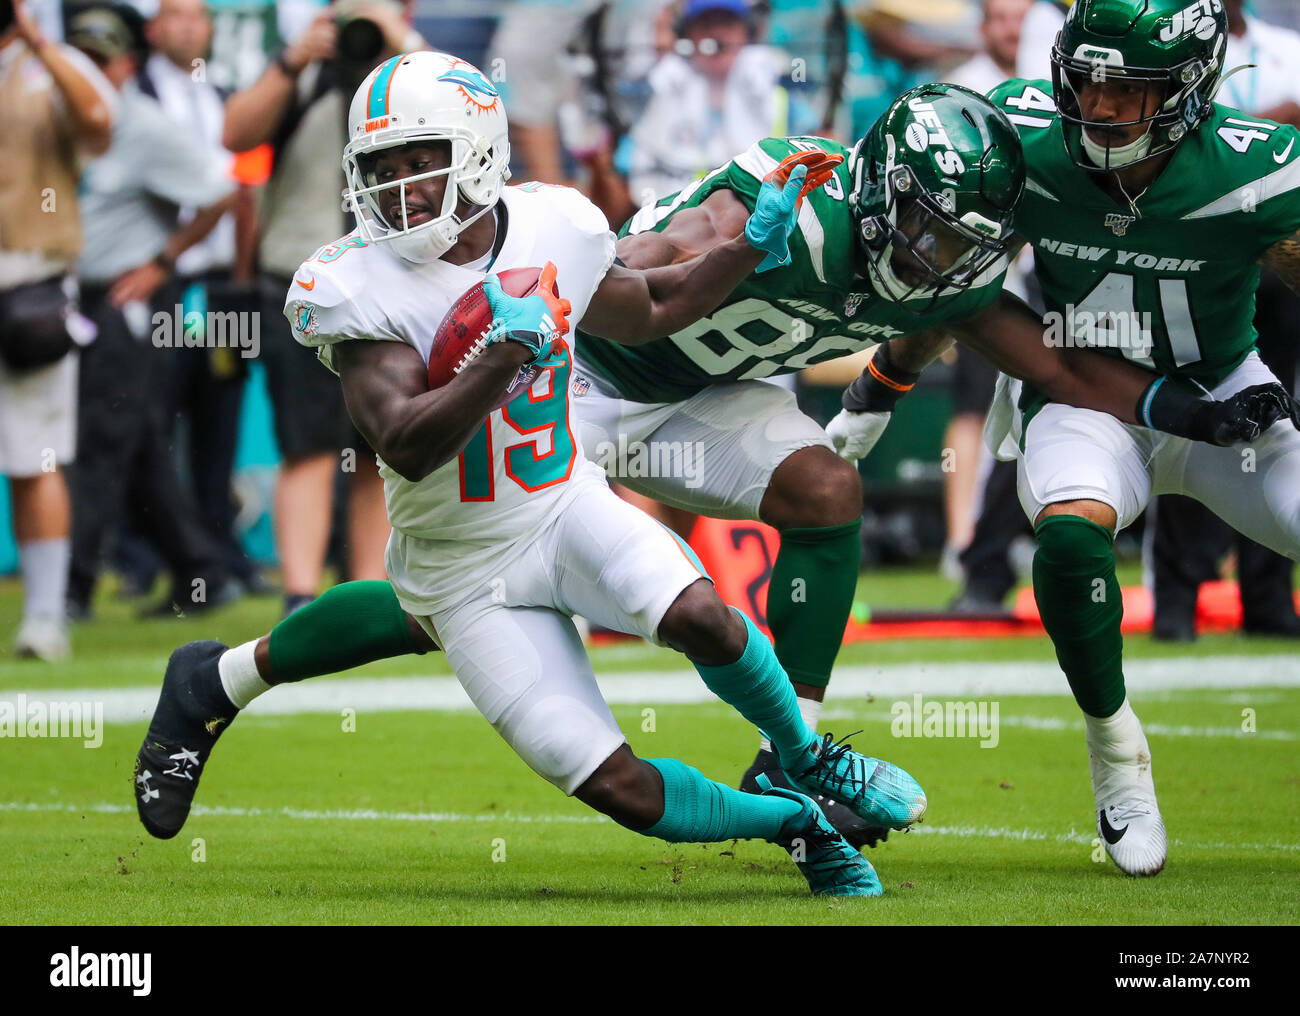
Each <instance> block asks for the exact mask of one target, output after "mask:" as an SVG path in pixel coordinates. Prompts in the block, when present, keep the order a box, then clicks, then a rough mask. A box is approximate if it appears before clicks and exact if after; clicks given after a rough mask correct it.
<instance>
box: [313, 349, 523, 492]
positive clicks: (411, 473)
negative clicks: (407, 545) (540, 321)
mask: <svg viewBox="0 0 1300 1016" xmlns="http://www.w3.org/2000/svg"><path fill="white" fill-rule="evenodd" d="M533 355H534V354H533V353H532V352H531V351H530V350H529V349H528V347H527V346H525V345H523V344H521V343H519V342H499V343H495V344H493V345H491V346H489V347H488V348H487V349H486V350H484V351H483V352H482V353H481V354H480V355H479V356H478V357H477V358H476V359H475V360H474V362H473V363H471V364H470V365H469V366H468V367H466V368H465V370H463V371H461V372H460V373H459V374H457V375H456V376H455V377H454V378H452V380H451V381H450V382H448V383H447V384H446V385H444V386H443V387H441V388H438V389H435V390H434V391H429V382H428V368H427V367H426V366H425V363H424V359H423V358H422V357H421V356H420V354H419V353H418V352H416V351H415V350H414V349H412V348H411V347H410V346H408V345H406V344H404V343H401V342H374V341H361V340H351V341H348V342H340V343H338V344H337V345H336V346H335V347H334V365H335V366H336V367H337V368H338V371H339V376H340V377H341V378H342V381H343V397H344V399H345V401H346V402H347V407H348V414H349V415H350V416H351V417H352V422H353V423H355V424H356V425H357V430H359V431H361V433H362V435H364V437H365V439H366V440H367V441H369V442H370V446H371V447H372V448H374V449H375V451H376V452H378V453H379V457H380V458H382V459H383V460H384V461H385V462H387V463H388V464H389V465H390V466H392V467H393V469H395V470H397V472H398V473H400V474H401V475H402V476H403V477H405V478H406V479H408V480H410V481H412V482H416V481H419V480H422V479H424V478H425V477H426V476H428V475H429V474H430V473H432V472H433V471H434V470H435V469H437V468H438V467H439V466H441V465H443V464H444V463H447V462H450V461H451V460H452V459H454V458H455V457H456V456H457V455H459V454H460V453H461V451H463V450H464V448H465V445H466V444H467V443H468V441H469V439H470V438H471V437H473V436H474V432H475V431H476V430H478V428H479V427H480V426H481V425H482V423H483V420H484V418H486V417H487V415H488V413H489V411H490V410H491V408H492V404H493V402H494V401H495V400H496V399H497V398H498V397H499V396H500V395H501V393H502V392H503V391H505V388H506V386H507V385H508V384H509V383H510V381H511V379H513V378H514V377H515V376H516V375H517V374H518V373H519V370H520V368H521V367H522V366H523V365H524V364H525V363H527V362H528V361H529V360H530V359H532V357H533Z"/></svg>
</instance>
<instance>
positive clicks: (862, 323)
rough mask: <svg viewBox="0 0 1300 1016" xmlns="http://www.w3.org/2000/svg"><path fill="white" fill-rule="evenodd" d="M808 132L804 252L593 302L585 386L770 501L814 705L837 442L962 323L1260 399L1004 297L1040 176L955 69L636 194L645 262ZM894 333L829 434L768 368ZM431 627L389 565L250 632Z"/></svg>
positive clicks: (709, 221) (696, 470)
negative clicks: (621, 334)
mask: <svg viewBox="0 0 1300 1016" xmlns="http://www.w3.org/2000/svg"><path fill="white" fill-rule="evenodd" d="M800 150H810V151H822V152H826V153H829V154H831V155H833V156H836V157H838V159H839V160H842V161H839V163H838V164H837V165H836V166H835V167H834V170H833V172H832V173H831V174H830V175H829V177H828V178H827V179H825V180H824V182H823V185H822V186H821V187H819V188H818V189H816V190H813V191H812V192H810V193H809V194H808V196H807V197H806V199H805V201H804V204H803V206H802V211H801V213H800V216H799V219H798V223H797V225H796V226H795V227H794V228H793V230H792V232H791V235H790V236H789V242H788V247H789V251H788V257H787V258H785V259H784V260H783V261H777V260H776V259H775V258H772V259H769V260H767V261H765V262H764V263H763V264H760V266H759V268H758V270H757V271H756V272H755V274H754V275H753V276H751V277H750V278H748V279H747V280H746V281H745V282H743V283H742V284H741V286H740V287H739V288H737V289H736V290H735V291H733V292H732V293H731V294H730V295H729V296H728V297H727V298H726V300H725V301H724V302H723V303H722V305H721V307H720V308H719V309H718V310H717V311H716V312H715V313H714V314H712V315H711V316H710V317H708V318H706V319H703V320H701V321H699V322H697V323H696V324H695V325H692V326H690V327H689V328H686V329H684V330H682V331H680V332H677V333H675V334H673V335H671V336H668V337H666V338H663V339H659V340H655V341H653V342H650V343H647V344H645V345H642V346H640V347H638V348H635V349H631V348H629V349H626V350H624V349H619V348H616V347H614V346H613V345H610V344H608V343H606V342H605V341H604V340H602V339H599V338H597V337H596V336H595V335H594V334H593V333H595V332H599V331H603V330H606V329H607V327H608V326H610V325H611V324H612V322H609V321H604V320H601V319H600V317H599V313H598V312H594V311H588V314H587V316H586V317H585V318H584V319H583V321H582V322H581V325H580V329H579V335H578V338H577V341H576V346H575V356H576V361H577V363H576V370H575V381H574V389H573V393H574V401H573V405H574V413H575V423H576V431H577V434H578V437H579V439H580V441H581V443H582V445H583V448H584V451H585V453H586V455H587V457H588V458H591V459H592V460H594V461H596V462H597V463H598V464H601V465H602V466H605V467H606V468H607V471H608V472H610V474H611V475H612V476H613V477H614V478H615V479H618V480H620V481H621V482H624V483H626V484H627V485H629V486H631V487H633V488H634V489H637V490H639V491H642V492H643V493H645V494H647V495H648V496H650V497H653V498H655V499H656V500H659V501H663V502H665V503H667V504H670V505H675V506H678V507H682V508H686V509H689V510H692V511H699V512H703V513H706V514H709V515H715V516H721V517H731V518H759V519H762V520H763V521H765V522H768V523H770V524H771V525H773V526H775V527H776V528H777V529H778V530H779V531H780V532H781V549H780V553H779V555H778V557H777V560H776V562H775V566H774V570H773V576H772V580H771V587H770V589H771V592H770V593H769V596H768V622H769V625H770V627H771V629H772V631H773V634H774V637H775V642H776V647H775V648H776V655H777V658H778V659H779V660H780V662H781V664H782V666H783V667H785V669H786V670H787V672H788V673H789V674H790V675H791V677H792V679H793V681H794V682H795V685H796V689H797V691H798V692H799V697H800V707H801V711H802V712H803V713H804V716H805V719H806V721H807V722H808V725H809V726H810V727H814V728H815V727H816V721H817V718H818V712H819V709H820V704H821V699H822V697H823V695H824V693H825V689H826V685H827V683H828V681H829V678H830V671H831V667H832V664H833V663H834V660H835V656H836V654H837V652H838V650H839V646H840V643H841V641H842V637H843V633H844V627H845V624H846V622H847V619H848V615H849V610H850V607H851V604H852V598H853V592H854V589H855V586H856V582H857V575H858V564H859V559H860V549H859V528H860V516H861V511H862V488H861V481H860V479H859V476H858V473H857V471H856V469H855V468H854V467H853V466H852V465H850V464H849V463H848V462H846V461H845V459H844V458H843V457H841V456H840V455H837V454H836V449H837V448H838V449H839V450H840V451H841V452H842V453H843V455H844V456H848V457H856V456H855V454H854V453H855V452H856V453H857V454H862V453H864V452H865V450H866V448H867V447H869V446H870V444H871V443H872V442H873V441H874V439H875V437H876V436H878V434H879V432H880V431H881V430H883V427H884V424H885V422H886V421H887V419H888V414H889V410H890V408H891V406H892V404H893V402H894V401H895V400H896V399H897V398H898V397H899V396H900V395H901V394H902V393H903V392H905V391H906V390H907V389H908V388H909V387H910V386H911V384H912V383H913V382H914V381H915V380H916V371H918V370H919V369H920V368H921V367H922V366H923V365H924V363H925V362H927V361H928V360H929V359H930V358H931V357H932V356H933V355H934V352H935V351H936V350H937V349H940V348H942V347H944V346H946V345H947V344H948V343H949V342H950V341H951V340H950V339H949V338H948V334H947V333H948V331H949V330H952V329H957V330H959V332H960V334H961V335H962V337H963V338H964V339H965V340H967V341H969V342H971V343H972V344H973V345H975V347H976V348H978V349H980V350H981V351H983V352H984V353H986V355H988V356H989V357H990V358H991V359H992V360H993V361H994V362H995V363H997V364H998V365H999V366H1001V367H1002V368H1003V369H1005V370H1007V371H1010V372H1012V373H1014V374H1016V375H1017V376H1019V377H1022V378H1025V379H1027V380H1029V381H1032V382H1033V383H1034V384H1035V385H1036V386H1037V387H1038V388H1039V389H1041V390H1043V391H1044V392H1047V393H1048V394H1049V395H1050V396H1051V397H1052V398H1054V399H1057V400H1059V401H1060V402H1061V403H1063V404H1069V405H1082V406H1088V407H1090V408H1092V409H1094V410H1098V411H1101V412H1109V413H1112V414H1114V415H1115V416H1116V417H1118V418H1119V419H1121V420H1123V421H1125V422H1128V423H1134V424H1136V422H1137V420H1138V416H1137V414H1138V407H1139V403H1140V402H1143V401H1144V399H1145V401H1148V402H1150V405H1151V411H1150V414H1149V421H1150V423H1151V424H1153V425H1155V426H1157V427H1158V428H1161V429H1165V430H1169V431H1171V432H1177V433H1180V434H1184V435H1186V436H1188V437H1194V438H1201V439H1204V440H1217V441H1220V442H1225V443H1226V442H1231V441H1232V440H1233V439H1238V438H1242V437H1247V436H1253V434H1254V433H1255V432H1256V430H1257V428H1258V425H1259V423H1258V420H1257V419H1256V417H1257V415H1258V412H1259V411H1260V408H1261V407H1260V406H1258V405H1256V404H1255V403H1254V402H1252V401H1251V400H1250V399H1239V400H1235V401H1233V402H1205V403H1201V402H1199V401H1198V400H1197V397H1196V396H1197V394H1198V393H1195V392H1192V393H1189V392H1188V391H1186V390H1184V389H1183V388H1181V387H1180V386H1179V385H1177V384H1175V383H1169V384H1161V383H1160V381H1161V379H1160V378H1159V377H1158V376H1157V375H1156V374H1154V373H1151V372H1149V371H1147V370H1144V369H1141V368H1139V367H1136V366H1134V365H1131V364H1128V363H1126V362H1124V361H1123V360H1121V359H1116V358H1112V357H1107V356H1103V355H1100V354H1098V353H1095V352H1091V351H1086V350H1077V351H1076V350H1068V351H1067V350H1062V349H1057V348H1052V347H1050V346H1046V345H1044V344H1043V342H1042V324H1041V322H1040V321H1039V320H1038V318H1037V317H1036V316H1035V315H1033V314H1032V313H1029V312H1028V311H1027V310H1026V309H1024V308H1023V306H1022V305H1020V306H1017V305H1016V303H1015V301H1014V300H1013V299H1012V298H1007V297H1003V296H1001V285H1002V276H1003V274H1004V271H1005V267H1006V253H1007V247H1008V244H1009V243H1010V241H1011V238H1012V236H1013V229H1012V227H1013V214H1014V212H1015V209H1016V205H1017V202H1018V200H1019V199H1020V197H1021V193H1022V190H1023V163H1022V158H1021V154H1020V143H1019V141H1018V139H1017V136H1016V131H1015V129H1014V127H1013V126H1012V125H1011V124H1010V123H1009V122H1008V120H1007V118H1006V117H1005V116H1004V115H1003V114H1002V113H1000V112H999V111H998V110H997V109H995V108H994V107H993V106H991V105H990V104H989V102H988V101H987V100H985V99H984V98H983V97H982V96H979V95H977V94H976V93H973V92H970V91H967V90H965V89H961V88H958V87H956V86H950V85H927V86H922V87H920V88H918V89H914V90H912V91H911V92H908V93H907V94H905V95H904V96H902V97H900V98H899V99H898V100H897V101H896V102H895V103H894V104H893V105H892V106H891V108H890V110H889V111H888V112H887V113H886V114H885V116H883V117H882V118H881V120H880V121H879V122H878V123H877V124H876V126H875V127H874V128H873V129H872V131H871V132H869V134H868V135H867V136H866V137H865V138H864V139H863V140H862V141H861V142H860V143H859V144H858V145H857V146H856V147H855V149H853V150H852V151H850V150H848V149H846V148H844V147H843V146H840V145H838V144H836V143H835V142H833V141H829V140H826V139H823V138H790V139H786V138H773V139H768V140H765V141H762V142H760V143H759V144H757V145H755V146H753V147H752V148H751V149H749V151H747V152H746V153H744V154H743V155H741V156H740V157H739V158H737V159H735V160H733V161H732V162H730V163H728V164H727V165H726V166H723V167H721V168H720V169H718V170H716V171H714V172H712V173H710V174H708V175H707V176H705V177H704V178H703V179H702V180H700V181H699V182H698V183H696V184H694V185H692V186H691V187H689V188H687V189H686V190H684V191H682V192H680V193H679V194H677V195H674V196H672V197H669V198H666V199H664V200H663V201H662V202H660V203H659V204H658V205H655V206H652V207H649V208H646V209H644V210H643V211H642V212H640V213H639V214H638V215H637V216H636V217H634V218H633V219H632V221H631V222H630V223H629V224H628V226H627V227H626V228H625V230H624V236H623V238H622V239H621V240H620V242H619V246H618V253H619V257H620V259H621V260H622V261H623V262H624V263H626V264H627V265H628V266H629V267H634V268H651V267H656V266H660V265H666V264H671V263H677V262H682V261H687V260H689V259H690V258H692V257H694V256H695V255H697V254H699V253H701V252H703V251H706V250H709V249H711V248H713V247H715V246H717V245H718V244H721V243H725V242H727V241H729V240H731V239H733V238H734V237H737V236H739V235H740V234H741V232H742V231H744V229H745V226H746V222H747V220H748V218H749V216H750V215H751V213H752V209H753V206H754V203H755V201H756V199H757V195H758V193H759V190H760V188H761V186H762V183H763V180H764V178H765V177H767V176H768V175H770V174H771V173H772V172H773V171H774V170H775V169H776V167H777V166H778V165H779V164H780V162H781V160H782V159H783V158H785V157H787V156H788V155H790V154H792V153H795V152H798V151H800ZM559 284H560V286H561V289H563V285H564V282H563V279H561V280H559ZM901 336H909V337H911V344H910V346H909V347H908V348H906V349H902V350H901V351H900V353H899V355H898V356H895V355H894V354H893V346H892V342H891V340H893V341H897V338H898V337H901ZM879 343H885V344H884V345H882V346H881V348H880V349H879V350H877V353H876V355H875V358H874V359H873V361H872V363H871V365H870V366H869V368H868V370H867V371H866V372H865V373H864V375H863V377H862V378H861V379H860V380H859V381H857V382H855V383H854V385H853V386H852V387H851V388H850V389H849V391H848V392H847V393H846V394H845V406H846V411H845V413H843V414H841V416H840V417H838V418H837V419H836V421H834V422H833V424H832V427H831V429H830V432H829V433H828V431H826V430H823V429H822V428H821V427H820V426H818V425H817V424H816V423H815V422H814V421H813V420H811V419H809V418H808V417H806V416H804V415H803V414H802V413H800V412H799V411H798V409H797V408H796V406H795V402H794V398H793V397H792V396H791V395H790V393H788V392H786V391H784V390H783V389H781V388H778V387H776V386H774V385H771V384H767V383H766V382H764V381H762V380H760V379H762V378H765V377H768V376H771V375H774V374H782V373H791V372H794V371H797V370H800V369H801V368H803V367H806V366H808V365H810V364H813V363H817V362H819V361H822V360H826V359H830V358H833V357H837V356H840V355H843V354H844V353H848V352H852V351H854V350H859V349H866V348H870V347H872V346H875V345H877V344H879ZM1146 396H1150V398H1149V399H1146V398H1145V397H1146ZM1265 408H1266V407H1265ZM1271 420H1272V417H1270V418H1269V420H1268V422H1271ZM636 449H639V450H640V452H639V453H640V454H643V455H644V456H645V457H646V458H647V459H648V460H649V461H651V462H658V463H664V462H665V461H666V462H668V463H669V464H670V465H669V468H667V469H653V470H650V472H652V473H653V474H654V475H650V476H635V475H624V471H623V470H621V469H620V468H619V467H620V465H622V462H623V460H624V458H625V455H621V454H620V450H623V451H624V453H630V454H638V452H637V451H635V450H636ZM673 462H676V463H677V467H676V468H673V467H672V465H671V464H672V463H673ZM430 647H431V646H430V644H429V642H428V640H427V637H425V636H424V634H423V631H422V630H421V629H419V628H418V626H413V625H412V624H411V623H410V622H409V619H408V618H406V617H405V615H404V614H403V612H402V609H401V607H400V606H399V605H398V603H397V600H396V597H395V596H394V595H393V593H392V591H391V589H390V588H389V587H388V586H387V584H385V583H347V584H344V585H341V586H336V587H334V588H333V589H331V590H330V591H329V592H327V593H326V594H325V595H323V596H322V597H321V598H320V599H319V600H317V601H315V602H314V603H312V604H310V605H309V606H307V607H305V608H303V609H302V610H300V611H298V612H297V613H295V614H294V615H291V616H290V617H289V618H287V619H286V620H284V621H283V622H281V623H280V625H278V626H277V627H276V628H275V630H274V631H273V632H272V633H271V634H270V635H269V636H266V637H263V638H262V639H259V640H257V642H256V647H255V650H254V652H253V653H252V655H253V657H254V659H255V661H256V664H257V668H258V672H259V674H260V675H261V677H262V678H263V679H264V680H265V681H266V683H267V684H277V683H282V682H286V681H296V680H302V679H303V678H307V677H311V676H315V675H319V674H325V673H332V672H336V671H338V670H342V669H346V668H348V667H352V666H357V665H359V664H361V663H365V662H368V661H371V660H376V659H382V658H385V657H389V656H394V655H400V654H403V653H409V652H413V651H415V652H418V651H421V650H422V649H426V648H430ZM247 648H248V647H247V646H245V647H240V651H241V653H243V655H244V656H247V655H249V654H248V653H247ZM241 658H243V657H241ZM760 773H762V774H764V775H767V776H768V777H769V778H770V779H771V780H772V782H773V783H774V784H776V785H778V786H788V782H787V781H786V780H785V778H784V776H783V774H782V773H781V772H780V769H779V767H778V765H777V762H776V758H775V756H774V755H773V754H772V753H771V752H770V751H768V750H767V749H766V748H764V750H762V751H760V753H759V757H758V758H757V759H756V760H755V765H754V766H753V767H752V768H751V770H750V772H749V773H747V774H746V778H745V788H746V789H751V788H756V786H757V776H758V775H759V774H760ZM188 789H189V790H190V791H191V795H192V790H193V787H192V786H191V787H189V788H188ZM820 803H822V804H823V807H824V808H825V810H826V811H827V814H828V817H830V819H831V821H832V823H833V824H835V825H836V827H837V828H838V829H839V830H840V831H841V832H842V833H844V835H845V836H846V838H848V839H849V840H850V842H854V843H856V844H859V845H860V844H862V843H864V842H872V841H873V840H874V839H875V838H877V837H879V836H881V835H883V830H878V829H877V830H872V829H870V828H868V827H866V825H865V824H864V823H863V822H862V821H861V820H860V819H859V818H858V817H857V816H856V815H854V814H853V812H852V811H851V810H850V809H848V808H844V807H842V806H840V805H836V804H835V803H834V802H833V801H832V800H830V799H821V801H820Z"/></svg>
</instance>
